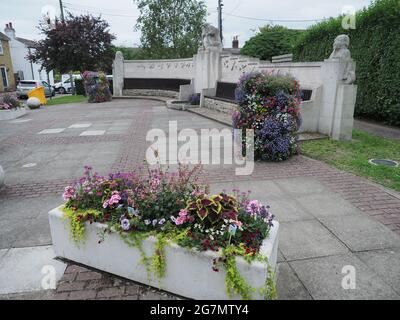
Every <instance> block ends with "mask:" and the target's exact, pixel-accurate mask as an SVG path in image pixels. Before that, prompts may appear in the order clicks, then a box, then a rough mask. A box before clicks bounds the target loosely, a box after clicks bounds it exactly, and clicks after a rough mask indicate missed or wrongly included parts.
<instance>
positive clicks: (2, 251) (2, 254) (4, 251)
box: [0, 249, 9, 264]
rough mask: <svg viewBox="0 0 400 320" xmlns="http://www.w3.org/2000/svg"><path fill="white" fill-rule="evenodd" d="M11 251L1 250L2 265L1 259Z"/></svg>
mask: <svg viewBox="0 0 400 320" xmlns="http://www.w3.org/2000/svg"><path fill="white" fill-rule="evenodd" d="M8 250H9V249H1V250H0V264H1V259H3V257H4V256H5V255H6V253H7V252H8Z"/></svg>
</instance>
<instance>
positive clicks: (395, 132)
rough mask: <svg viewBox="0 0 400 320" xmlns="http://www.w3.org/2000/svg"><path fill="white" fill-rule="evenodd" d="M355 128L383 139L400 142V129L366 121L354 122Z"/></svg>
mask: <svg viewBox="0 0 400 320" xmlns="http://www.w3.org/2000/svg"><path fill="white" fill-rule="evenodd" d="M354 128H356V129H358V130H361V131H365V132H368V133H372V134H374V135H377V136H380V137H383V138H389V139H396V140H400V128H396V127H391V126H386V125H383V124H380V123H377V122H372V121H366V120H354Z"/></svg>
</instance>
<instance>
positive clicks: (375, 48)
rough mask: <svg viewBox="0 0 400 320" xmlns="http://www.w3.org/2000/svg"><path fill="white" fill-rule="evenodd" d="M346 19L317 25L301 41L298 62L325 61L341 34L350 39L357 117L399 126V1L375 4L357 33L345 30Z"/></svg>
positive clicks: (363, 13)
mask: <svg viewBox="0 0 400 320" xmlns="http://www.w3.org/2000/svg"><path fill="white" fill-rule="evenodd" d="M342 19H343V17H342V16H340V17H337V18H334V19H330V20H328V21H325V22H322V23H319V24H316V25H314V26H312V27H311V28H309V29H308V30H307V31H306V32H305V33H304V34H302V35H301V37H300V38H299V41H298V43H297V44H296V46H295V49H294V56H295V59H296V60H297V61H322V60H323V59H326V58H328V57H329V54H330V53H331V52H332V44H333V41H334V39H335V37H336V36H338V35H339V34H347V35H349V37H350V51H351V54H352V57H353V59H354V60H355V61H356V63H357V85H358V94H357V102H356V111H355V113H356V116H359V117H364V118H370V119H373V120H378V121H383V122H386V123H388V124H391V125H396V126H399V125H400V85H399V84H400V82H399V71H400V37H399V33H400V1H398V0H376V1H374V2H373V3H372V4H371V5H370V7H368V8H366V9H364V10H362V11H359V12H358V13H357V15H356V29H349V30H345V29H343V28H342Z"/></svg>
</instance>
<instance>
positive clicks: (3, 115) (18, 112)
mask: <svg viewBox="0 0 400 320" xmlns="http://www.w3.org/2000/svg"><path fill="white" fill-rule="evenodd" d="M25 114H26V109H25V108H17V109H12V110H0V121H1V120H13V119H17V118H19V117H22V116H23V115H25Z"/></svg>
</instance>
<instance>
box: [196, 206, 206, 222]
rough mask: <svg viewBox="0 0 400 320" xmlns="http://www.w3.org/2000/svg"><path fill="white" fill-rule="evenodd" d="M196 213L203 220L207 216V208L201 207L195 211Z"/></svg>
mask: <svg viewBox="0 0 400 320" xmlns="http://www.w3.org/2000/svg"><path fill="white" fill-rule="evenodd" d="M197 215H198V216H199V218H200V219H201V220H204V219H205V218H207V216H208V210H207V209H206V208H201V209H199V210H198V211H197Z"/></svg>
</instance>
